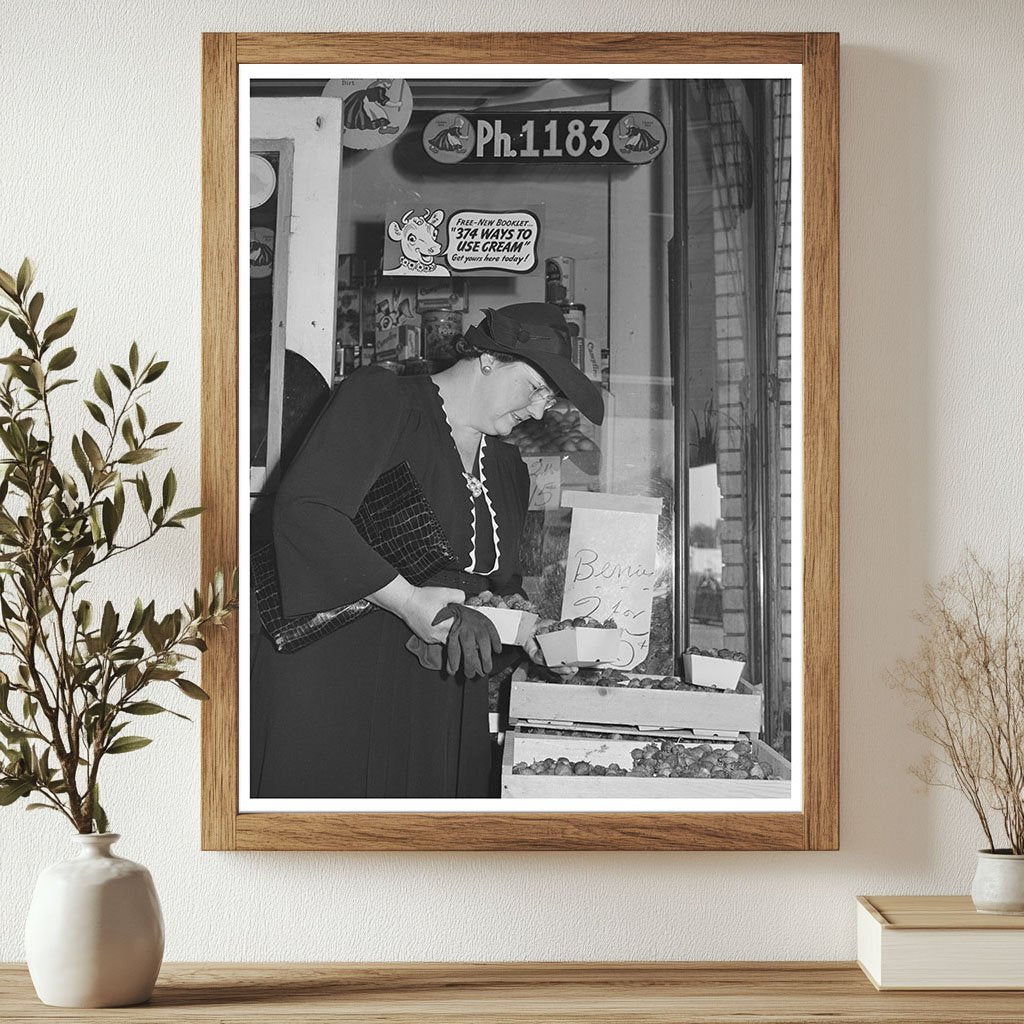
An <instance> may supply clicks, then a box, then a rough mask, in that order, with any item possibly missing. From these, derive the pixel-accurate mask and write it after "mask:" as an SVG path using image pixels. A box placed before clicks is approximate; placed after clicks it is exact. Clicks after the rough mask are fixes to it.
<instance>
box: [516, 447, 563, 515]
mask: <svg viewBox="0 0 1024 1024" xmlns="http://www.w3.org/2000/svg"><path fill="white" fill-rule="evenodd" d="M524 461H525V462H526V468H527V469H528V470H529V471H530V505H529V508H530V511H531V512H543V511H545V510H546V509H549V508H552V509H554V508H558V507H559V506H560V505H561V504H562V457H561V455H528V456H526V458H525V460H524Z"/></svg>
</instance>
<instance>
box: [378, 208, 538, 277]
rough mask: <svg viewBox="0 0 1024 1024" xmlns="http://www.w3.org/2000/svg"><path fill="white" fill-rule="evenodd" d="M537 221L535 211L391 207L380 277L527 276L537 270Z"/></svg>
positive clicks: (385, 233) (536, 210)
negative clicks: (471, 274)
mask: <svg viewBox="0 0 1024 1024" xmlns="http://www.w3.org/2000/svg"><path fill="white" fill-rule="evenodd" d="M540 222H541V214H540V211H539V209H538V208H536V207H535V208H533V209H520V210H455V211H452V212H448V211H446V210H444V209H440V208H435V207H431V206H426V205H421V206H412V205H405V206H403V205H399V204H396V203H392V204H390V205H389V207H388V215H387V220H386V222H385V226H384V274H385V276H392V277H451V276H452V275H457V274H468V273H482V274H487V275H491V276H504V275H506V274H517V275H518V274H530V273H533V272H534V271H535V270H537V242H538V239H539V238H540Z"/></svg>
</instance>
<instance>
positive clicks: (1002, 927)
mask: <svg viewBox="0 0 1024 1024" xmlns="http://www.w3.org/2000/svg"><path fill="white" fill-rule="evenodd" d="M857 962H858V963H859V964H860V966H861V969H862V970H863V971H864V973H865V974H866V975H867V976H868V978H869V979H870V981H871V983H872V984H873V985H874V986H875V988H877V989H965V988H976V989H1000V988H1001V989H1024V915H1013V914H979V913H978V911H976V910H975V909H974V904H973V903H972V902H971V898H970V896H858V897H857Z"/></svg>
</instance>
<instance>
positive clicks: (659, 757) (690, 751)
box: [512, 740, 775, 779]
mask: <svg viewBox="0 0 1024 1024" xmlns="http://www.w3.org/2000/svg"><path fill="white" fill-rule="evenodd" d="M630 755H631V757H632V759H633V764H632V766H631V767H629V768H623V767H622V766H620V765H618V764H615V763H613V764H609V765H602V764H591V763H590V762H589V761H575V762H573V761H570V760H569V758H567V757H559V758H552V757H547V758H545V759H544V760H543V761H534V762H533V763H532V764H527V763H526V762H525V761H520V762H518V763H517V764H515V765H513V766H512V774H513V775H629V776H632V777H633V778H642V779H654V778H662V779H772V778H775V772H774V769H773V767H772V765H770V764H767V763H765V762H762V761H758V760H757V758H756V757H755V756H754V753H753V750H752V748H751V746H750V744H749V743H748V742H746V741H745V740H740V741H739V742H738V743H735V744H733V746H732V747H730V748H729V749H726V750H722V749H717V750H716V749H715V748H713V747H711V746H710V745H709V744H707V743H702V744H699V745H697V746H687V745H686V744H683V743H675V742H673V741H672V740H661V741H660V742H658V743H648V744H646V745H645V746H643V747H637V748H635V749H634V750H632V751H631V752H630Z"/></svg>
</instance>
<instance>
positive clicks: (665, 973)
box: [0, 962, 1024, 1024]
mask: <svg viewBox="0 0 1024 1024" xmlns="http://www.w3.org/2000/svg"><path fill="white" fill-rule="evenodd" d="M0 1020H2V1021H4V1024H22V1022H27V1021H31V1022H38V1021H76V1022H77V1021H82V1022H87V1021H93V1022H95V1021H119V1022H122V1024H149V1022H155V1021H171V1022H174V1024H182V1022H196V1024H200V1022H209V1021H221V1022H225V1024H233V1022H243V1021H244V1022H246V1024H258V1022H260V1021H273V1022H274V1024H323V1022H327V1021H342V1022H346V1021H373V1022H375V1024H384V1022H390V1021H401V1022H402V1024H418V1022H421V1021H422V1022H434V1024H455V1022H458V1024H485V1022H489V1021H493V1022H497V1021H501V1022H502V1024H508V1022H516V1024H520V1022H522V1024H542V1022H543V1024H549V1022H552V1021H557V1022H559V1024H577V1022H587V1024H591V1022H596V1021H601V1022H612V1024H641V1022H656V1024H677V1022H678V1024H682V1022H686V1024H722V1022H733V1024H738V1022H741V1021H742V1022H744V1024H759V1022H771V1024H783V1022H785V1024H804V1022H808V1024H810V1022H814V1024H821V1022H822V1021H828V1022H829V1024H886V1022H890V1021H891V1022H899V1024H911V1022H913V1024H972V1022H979V1024H980V1022H985V1024H1004V1022H1005V1024H1010V1022H1014V1024H1020V1022H1021V1021H1022V1020H1024V992H877V991H876V990H875V989H874V988H873V987H872V985H871V983H870V982H869V981H868V980H867V978H866V977H865V976H864V975H863V974H862V973H861V971H860V969H859V968H858V967H857V966H856V964H852V963H803V962H801V963H717V964H716V963H582V964H573V963H546V964H536V963H514V964H441V963H420V964H365V963H363V964H330V963H321V964H280V963H277V964H188V963H177V964H165V965H164V969H163V971H162V973H161V975H160V981H159V982H158V983H157V988H156V992H155V993H154V995H153V999H152V1001H151V1002H149V1003H147V1004H145V1005H143V1006H136V1007H129V1008H125V1009H119V1010H77V1009H76V1010H61V1009H57V1008H54V1007H50V1006H44V1005H43V1004H41V1003H40V1002H39V1001H38V1000H37V999H36V996H35V992H34V991H33V989H32V984H31V981H30V979H29V976H28V971H27V970H26V969H25V967H24V965H23V964H7V965H0Z"/></svg>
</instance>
